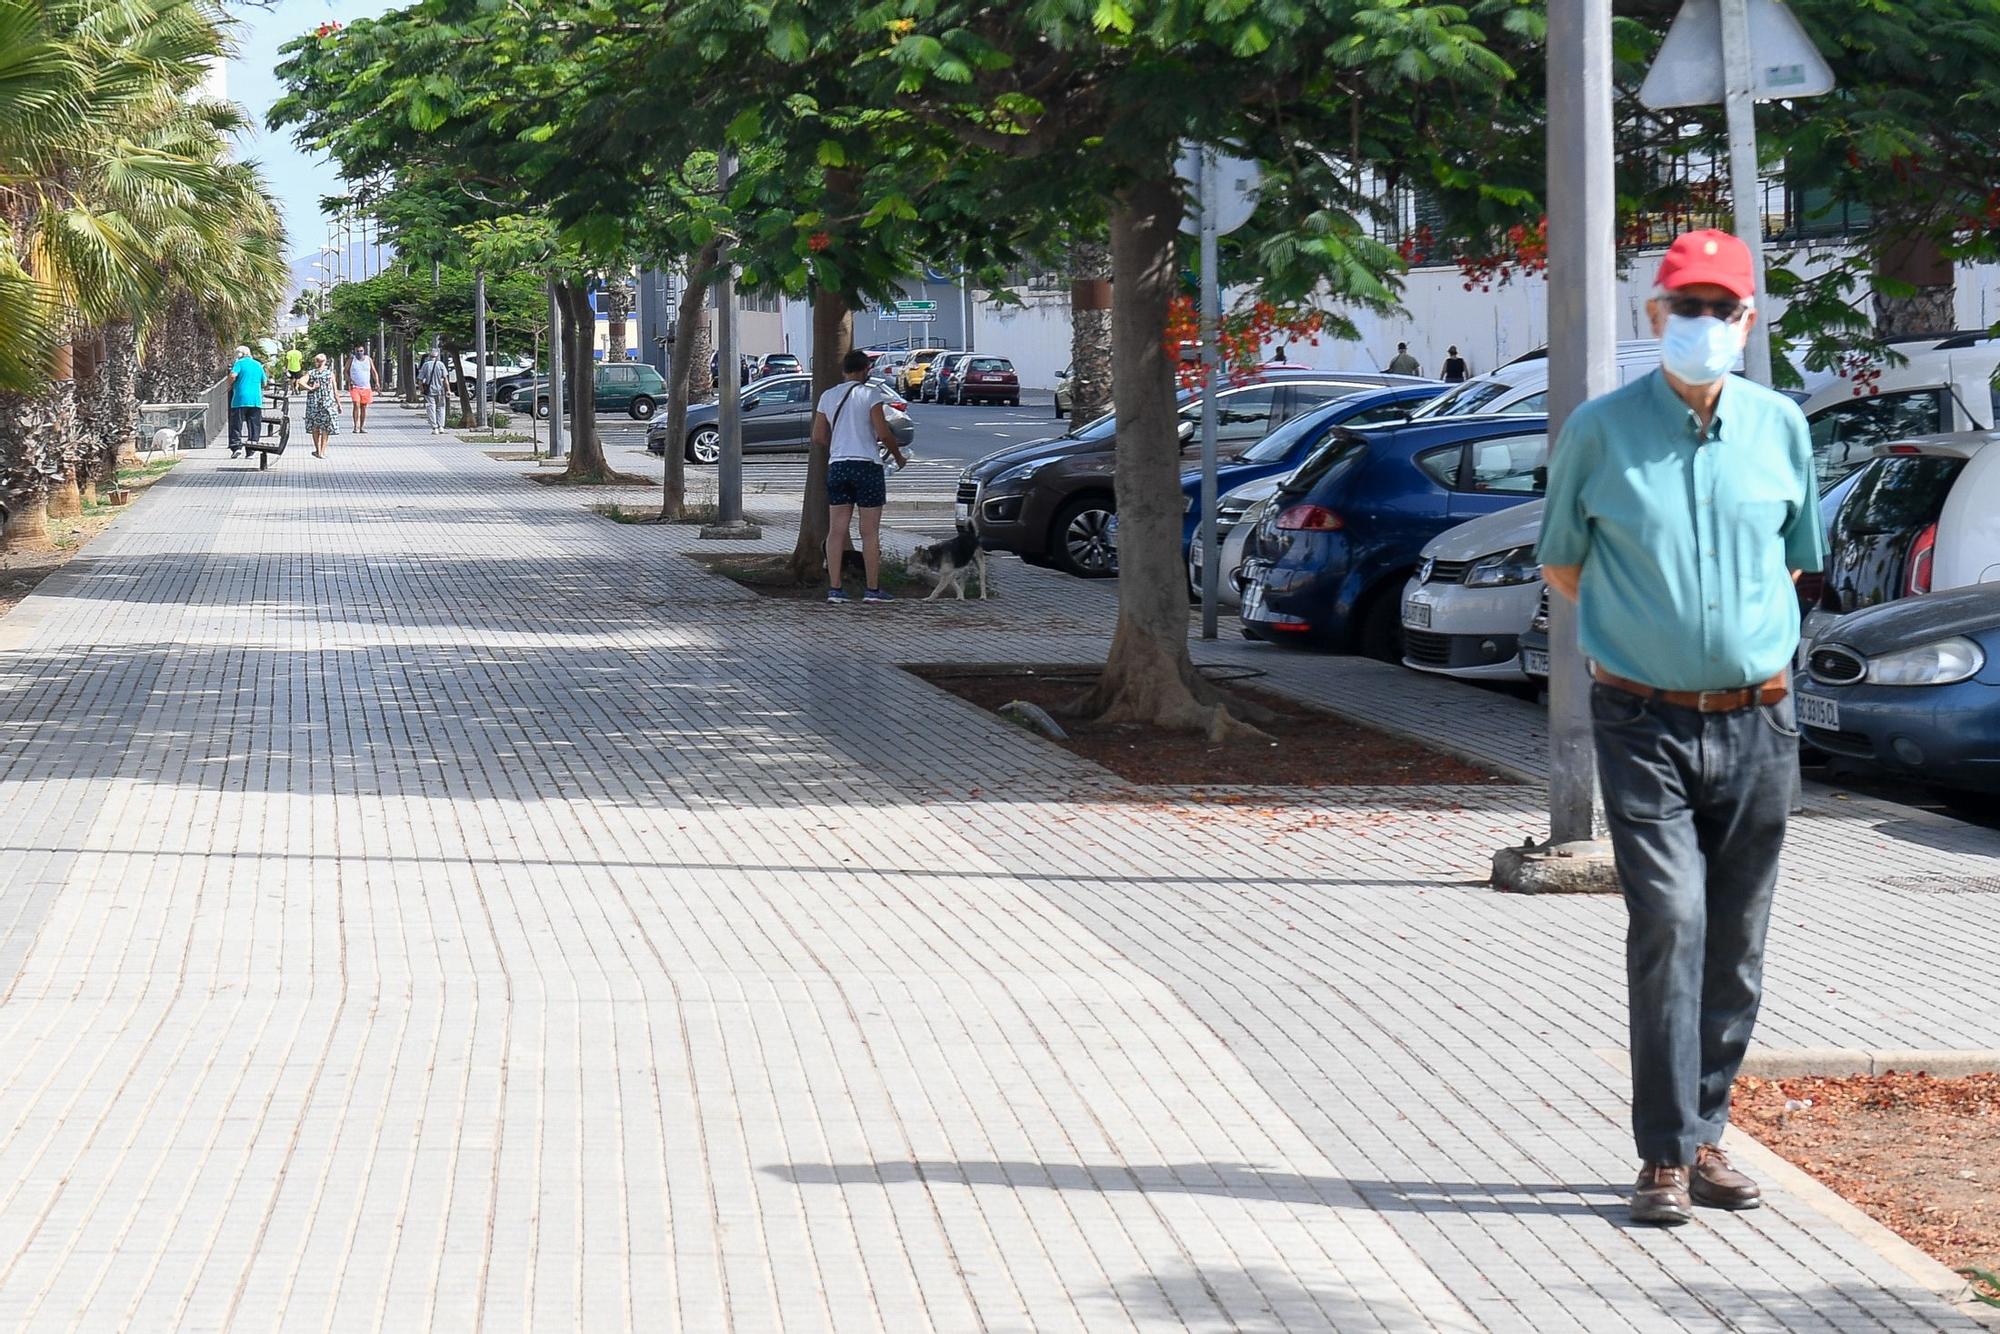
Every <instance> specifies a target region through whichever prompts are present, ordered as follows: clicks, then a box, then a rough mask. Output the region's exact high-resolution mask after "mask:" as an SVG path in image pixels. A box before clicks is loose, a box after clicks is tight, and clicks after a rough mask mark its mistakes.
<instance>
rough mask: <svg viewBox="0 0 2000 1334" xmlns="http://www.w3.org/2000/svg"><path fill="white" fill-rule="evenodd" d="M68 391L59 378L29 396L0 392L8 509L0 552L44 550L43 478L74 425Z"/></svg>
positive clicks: (1, 467) (2, 498)
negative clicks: (47, 387)
mask: <svg viewBox="0 0 2000 1334" xmlns="http://www.w3.org/2000/svg"><path fill="white" fill-rule="evenodd" d="M70 391H71V386H70V383H69V381H67V380H59V381H56V382H55V383H53V384H52V385H51V386H50V388H49V390H48V392H47V393H44V394H38V395H35V396H33V397H30V396H28V395H25V394H8V393H0V503H4V504H5V505H6V507H7V514H8V519H7V528H6V532H5V534H4V535H0V551H47V550H48V549H49V527H48V512H47V505H48V496H49V482H50V480H51V479H52V478H53V477H54V476H55V475H56V472H57V470H58V467H59V462H58V460H59V457H60V454H61V442H62V441H63V440H64V439H65V438H67V437H68V436H70V435H71V434H73V433H74V432H75V429H76V420H75V412H74V409H73V400H72V399H71V392H70Z"/></svg>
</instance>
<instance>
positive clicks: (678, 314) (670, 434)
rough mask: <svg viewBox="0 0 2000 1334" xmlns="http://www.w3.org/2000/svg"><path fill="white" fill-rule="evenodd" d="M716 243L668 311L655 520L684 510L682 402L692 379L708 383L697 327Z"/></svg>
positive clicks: (703, 315)
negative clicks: (662, 472)
mask: <svg viewBox="0 0 2000 1334" xmlns="http://www.w3.org/2000/svg"><path fill="white" fill-rule="evenodd" d="M721 254H722V242H720V241H710V242H709V243H708V244H707V245H705V246H703V247H702V248H701V252H700V253H699V254H697V255H696V256H695V257H694V260H693V262H691V263H690V264H689V265H688V268H687V281H686V282H685V283H683V284H682V286H681V300H680V305H679V306H677V307H676V308H675V310H674V355H673V360H672V361H671V362H670V363H669V364H668V366H667V436H666V441H667V447H666V465H667V479H666V484H665V488H664V490H663V491H662V492H661V511H660V517H661V518H662V519H666V520H672V519H678V518H680V517H681V516H682V514H683V513H684V512H685V511H686V508H687V454H686V449H687V415H688V398H689V396H690V394H692V393H693V391H694V386H695V383H696V381H697V380H700V381H703V382H705V381H707V379H708V352H707V349H706V348H704V347H703V346H702V343H703V342H704V341H705V340H704V339H703V338H702V337H701V333H700V331H701V329H702V328H703V326H704V324H705V323H706V319H707V314H708V309H707V308H708V288H709V283H710V282H712V281H713V280H714V278H715V262H716V259H717V258H718V257H719V256H720V255H721Z"/></svg>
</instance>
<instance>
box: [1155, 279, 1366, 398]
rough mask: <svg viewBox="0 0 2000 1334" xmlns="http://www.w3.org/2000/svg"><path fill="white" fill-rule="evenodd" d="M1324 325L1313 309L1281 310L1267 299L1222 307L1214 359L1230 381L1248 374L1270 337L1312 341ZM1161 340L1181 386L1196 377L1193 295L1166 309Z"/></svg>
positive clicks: (1197, 352) (1179, 298)
mask: <svg viewBox="0 0 2000 1334" xmlns="http://www.w3.org/2000/svg"><path fill="white" fill-rule="evenodd" d="M1325 328H1326V316H1325V315H1323V314H1321V313H1320V312H1318V311H1316V310H1308V311H1295V310H1280V309H1279V308H1278V307H1277V306H1274V305H1272V304H1271V303H1270V302H1268V301H1259V302H1256V303H1255V304H1253V305H1251V306H1250V307H1249V308H1248V309H1247V310H1239V311H1225V312H1223V316H1222V321H1221V325H1220V327H1219V328H1218V329H1217V331H1216V338H1215V348H1216V359H1217V362H1218V363H1219V367H1220V370H1221V372H1222V374H1224V375H1227V376H1228V377H1229V378H1230V379H1231V380H1232V381H1235V382H1241V381H1243V380H1247V379H1248V378H1249V377H1250V376H1251V375H1252V374H1253V373H1254V372H1255V371H1256V370H1257V368H1258V367H1259V366H1261V365H1263V364H1264V348H1265V347H1266V345H1268V344H1271V343H1290V342H1298V341H1301V340H1303V341H1305V342H1308V343H1311V344H1312V345H1313V346H1315V347H1317V346H1318V345H1319V336H1320V334H1321V332H1322V331H1323V330H1324V329H1325ZM1164 343H1165V346H1166V349H1167V354H1168V355H1169V356H1171V357H1174V358H1175V359H1176V360H1177V362H1178V364H1179V368H1180V369H1179V378H1180V384H1181V387H1182V388H1183V389H1192V388H1194V387H1195V386H1196V385H1198V384H1200V383H1201V377H1202V366H1201V360H1200V348H1201V315H1200V312H1198V311H1197V310H1196V309H1195V303H1194V299H1193V298H1192V297H1187V296H1177V297H1175V298H1174V303H1173V305H1172V306H1171V307H1170V308H1169V309H1168V311H1167V328H1166V336H1165V339H1164Z"/></svg>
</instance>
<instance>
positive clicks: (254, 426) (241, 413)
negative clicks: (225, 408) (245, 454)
mask: <svg viewBox="0 0 2000 1334" xmlns="http://www.w3.org/2000/svg"><path fill="white" fill-rule="evenodd" d="M263 438H264V409H263V408H262V407H261V406H259V407H254V408H234V407H233V408H231V409H229V448H230V451H231V452H232V453H233V452H234V451H236V450H239V449H241V448H243V446H244V443H245V442H246V441H252V440H261V439H263Z"/></svg>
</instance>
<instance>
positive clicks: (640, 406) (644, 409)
mask: <svg viewBox="0 0 2000 1334" xmlns="http://www.w3.org/2000/svg"><path fill="white" fill-rule="evenodd" d="M657 407H658V404H656V403H654V402H653V400H652V398H651V397H649V396H648V395H646V394H640V395H639V396H638V397H637V398H635V399H633V400H632V406H631V407H630V408H628V409H626V410H627V411H628V412H630V413H631V414H632V420H633V421H645V420H646V419H647V418H648V417H650V416H652V415H653V412H654V410H655V409H656V408H657Z"/></svg>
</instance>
